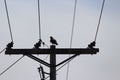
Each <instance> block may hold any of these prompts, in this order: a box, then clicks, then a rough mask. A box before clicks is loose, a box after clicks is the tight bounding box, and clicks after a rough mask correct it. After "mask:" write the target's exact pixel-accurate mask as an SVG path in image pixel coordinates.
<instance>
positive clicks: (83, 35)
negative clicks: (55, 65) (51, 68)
mask: <svg viewBox="0 0 120 80" xmlns="http://www.w3.org/2000/svg"><path fill="white" fill-rule="evenodd" d="M7 3H8V10H9V16H10V22H11V28H12V33H13V40H14V47H13V48H33V45H34V44H35V43H36V42H37V41H38V39H39V35H38V33H39V32H38V29H39V27H38V17H37V0H7ZM101 4H102V0H78V3H77V11H76V21H75V28H74V36H73V44H72V47H73V48H86V47H87V45H88V44H89V43H90V42H92V41H93V40H94V37H95V32H96V28H97V23H98V18H99V14H100V9H101ZM40 6H41V29H42V32H41V33H42V34H41V35H42V40H43V41H44V42H45V43H46V44H47V45H50V42H49V37H50V36H53V37H54V38H55V39H56V40H57V41H58V44H59V45H58V46H57V47H58V48H61V47H62V48H69V47H70V36H71V29H72V27H71V26H72V17H73V7H74V0H40ZM119 8H120V0H106V2H105V6H104V11H103V16H102V19H101V24H100V28H99V33H98V37H97V41H96V47H97V48H99V49H100V52H99V53H98V54H96V55H92V56H91V55H80V56H79V57H77V58H75V59H74V60H73V61H71V63H70V70H69V80H120V61H119V59H120V53H119V52H120V51H119V50H120V43H119V41H120V36H119V35H120V9H119ZM9 42H11V39H10V34H9V27H8V24H7V18H6V13H5V7H4V0H0V50H2V49H3V48H5V47H6V45H7V44H8V43H9ZM21 56H22V55H17V56H15V55H11V56H9V55H5V53H4V52H3V53H2V54H0V73H1V72H2V71H3V70H5V69H6V68H7V67H8V66H9V65H11V64H12V63H13V62H14V61H16V60H17V59H18V58H19V57H21ZM37 57H39V58H41V59H44V58H45V57H46V55H45V56H43V55H42V56H41V55H39V56H37ZM64 58H67V56H65V57H64V56H58V57H57V62H59V61H61V60H63V59H64ZM47 61H49V58H48V59H47ZM38 67H39V63H38V62H35V61H34V60H32V59H30V58H28V57H24V58H23V59H22V60H20V61H19V62H18V63H17V64H16V65H15V66H13V67H12V68H11V69H9V70H8V71H7V72H6V73H4V74H3V75H1V76H0V80H40V78H39V73H38V71H37V68H38ZM44 69H45V70H46V71H48V69H47V68H46V67H45V68H44ZM66 71H67V66H65V67H64V68H62V69H61V70H60V71H58V72H57V80H65V79H66ZM48 80H49V79H48Z"/></svg>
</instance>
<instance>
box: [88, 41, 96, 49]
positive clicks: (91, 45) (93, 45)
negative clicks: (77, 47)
mask: <svg viewBox="0 0 120 80" xmlns="http://www.w3.org/2000/svg"><path fill="white" fill-rule="evenodd" d="M95 44H96V42H95V41H93V42H91V43H90V44H88V48H90V49H92V48H94V47H95Z"/></svg>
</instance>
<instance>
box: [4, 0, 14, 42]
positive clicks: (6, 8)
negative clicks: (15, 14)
mask: <svg viewBox="0 0 120 80" xmlns="http://www.w3.org/2000/svg"><path fill="white" fill-rule="evenodd" d="M4 4H5V10H6V15H7V21H8V26H9V31H10V37H11V41H12V42H13V36H12V29H11V24H10V18H9V13H8V7H7V2H6V0H4Z"/></svg>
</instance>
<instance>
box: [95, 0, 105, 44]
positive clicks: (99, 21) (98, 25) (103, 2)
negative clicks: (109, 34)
mask: <svg viewBox="0 0 120 80" xmlns="http://www.w3.org/2000/svg"><path fill="white" fill-rule="evenodd" d="M104 4H105V0H103V1H102V7H101V11H100V16H99V20H98V24H97V30H96V34H95V39H94V41H95V42H96V39H97V35H98V31H99V28H100V23H101V18H102V14H103V9H104Z"/></svg>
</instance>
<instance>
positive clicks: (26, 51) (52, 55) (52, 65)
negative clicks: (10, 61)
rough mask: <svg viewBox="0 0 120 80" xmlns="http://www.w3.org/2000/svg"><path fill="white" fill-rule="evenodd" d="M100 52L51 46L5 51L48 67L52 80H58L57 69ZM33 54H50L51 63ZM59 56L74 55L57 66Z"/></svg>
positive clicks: (91, 49)
mask: <svg viewBox="0 0 120 80" xmlns="http://www.w3.org/2000/svg"><path fill="white" fill-rule="evenodd" d="M97 52H99V49H98V48H56V46H55V45H51V46H50V49H49V48H43V49H42V48H37V49H12V48H9V47H8V48H7V49H6V51H5V54H6V55H20V54H22V55H26V56H28V57H30V58H31V59H33V60H35V61H37V62H39V63H41V64H43V65H45V66H47V67H49V68H50V80H56V67H58V66H60V65H62V64H64V63H65V62H68V61H69V60H71V59H73V58H75V57H76V56H78V55H81V54H96V53H97ZM33 54H37V55H38V54H43V55H44V54H49V55H50V63H48V62H45V61H43V60H41V59H39V58H37V57H35V56H33ZM57 54H73V55H72V56H71V57H69V58H67V59H65V60H63V61H62V62H60V63H58V64H56V55H57Z"/></svg>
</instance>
